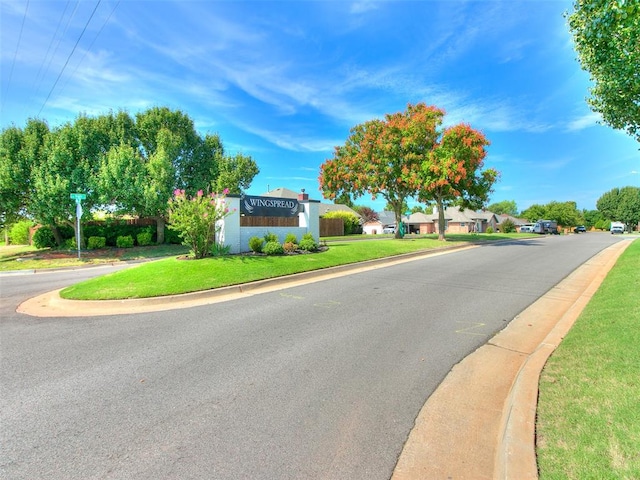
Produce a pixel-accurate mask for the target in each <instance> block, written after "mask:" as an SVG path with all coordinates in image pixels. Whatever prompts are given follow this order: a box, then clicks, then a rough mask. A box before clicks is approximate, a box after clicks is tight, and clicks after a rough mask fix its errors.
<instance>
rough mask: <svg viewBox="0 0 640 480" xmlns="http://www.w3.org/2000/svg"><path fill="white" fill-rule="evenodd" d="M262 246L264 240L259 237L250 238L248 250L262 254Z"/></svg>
mask: <svg viewBox="0 0 640 480" xmlns="http://www.w3.org/2000/svg"><path fill="white" fill-rule="evenodd" d="M263 245H264V239H262V238H260V237H251V238H250V239H249V248H250V249H251V251H252V252H256V253H262V247H263Z"/></svg>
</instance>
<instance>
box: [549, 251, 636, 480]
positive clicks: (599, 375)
mask: <svg viewBox="0 0 640 480" xmlns="http://www.w3.org/2000/svg"><path fill="white" fill-rule="evenodd" d="M638 292H640V240H636V241H634V242H633V243H632V244H631V245H630V246H629V248H627V250H626V251H625V252H624V253H623V255H622V256H621V257H620V259H619V260H618V262H617V264H616V266H615V267H614V268H613V269H612V270H611V272H610V273H609V275H608V276H607V278H606V279H605V281H604V283H603V284H602V286H601V287H600V289H599V290H598V292H597V293H596V294H595V295H594V296H593V298H592V299H591V301H590V302H589V304H588V305H587V307H586V308H585V310H584V311H583V313H582V315H581V316H580V318H579V319H578V320H577V322H576V323H575V325H574V326H573V328H572V329H571V331H570V332H569V334H568V335H567V337H566V338H565V339H564V340H563V342H562V344H561V345H560V346H559V347H558V349H557V350H556V351H555V352H554V354H553V355H552V357H551V358H550V359H549V361H548V363H547V365H546V366H545V368H544V370H543V372H542V375H541V378H540V395H539V403H538V419H537V455H538V466H539V471H540V479H541V480H546V479H561V478H562V479H584V478H593V479H599V480H601V479H627V478H628V479H631V478H640V295H639V293H638Z"/></svg>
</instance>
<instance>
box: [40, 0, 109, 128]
mask: <svg viewBox="0 0 640 480" xmlns="http://www.w3.org/2000/svg"><path fill="white" fill-rule="evenodd" d="M101 1H102V0H98V3H96V6H95V7H94V9H93V12H91V16H90V17H89V19H88V20H87V22H86V23H85V25H84V28H83V29H82V32H81V33H80V36H79V37H78V40H76V44H75V45H74V46H73V49H72V50H71V53H70V54H69V56H68V57H67V61H66V62H64V65H63V66H62V69H61V70H60V73H59V74H58V77H57V78H56V81H55V82H54V84H53V86H52V87H51V90H49V95H47V98H46V99H45V101H44V103H43V104H42V107H40V111H39V112H38V116H40V114H41V113H42V110H43V109H44V107H45V105H46V104H47V102H48V101H49V98H51V94H52V93H53V91H54V90H55V88H56V85H58V81H59V80H60V77H61V76H62V74H63V73H64V71H65V69H66V68H67V65H68V64H69V60H71V57H72V56H73V53H74V52H75V51H76V48H77V47H78V44H79V43H80V40H81V39H82V37H83V35H84V32H86V31H87V27H88V26H89V23H90V22H91V19H92V18H93V15H94V14H95V13H96V10H98V7H99V6H100V2H101Z"/></svg>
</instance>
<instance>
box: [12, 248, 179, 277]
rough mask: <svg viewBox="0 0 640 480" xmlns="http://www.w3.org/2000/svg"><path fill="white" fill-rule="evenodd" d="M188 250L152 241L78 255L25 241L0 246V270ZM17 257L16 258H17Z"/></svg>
mask: <svg viewBox="0 0 640 480" xmlns="http://www.w3.org/2000/svg"><path fill="white" fill-rule="evenodd" d="M188 252H189V249H188V248H187V247H185V246H183V245H169V244H166V245H152V246H148V247H133V248H126V249H117V248H108V249H105V250H104V251H96V250H88V251H82V252H81V254H80V259H78V256H77V255H78V254H77V252H69V251H55V250H50V249H48V248H46V249H41V250H38V249H37V248H35V247H30V246H27V245H16V246H13V245H10V246H2V247H0V271H5V272H6V271H12V270H44V269H52V268H68V267H82V266H87V265H101V264H105V263H115V262H123V261H131V260H146V259H149V258H161V257H167V256H173V255H181V254H186V253H188ZM56 253H64V254H65V255H66V256H65V257H64V258H52V256H53V255H55V254H56ZM18 259H20V260H18Z"/></svg>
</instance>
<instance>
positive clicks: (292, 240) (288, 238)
mask: <svg viewBox="0 0 640 480" xmlns="http://www.w3.org/2000/svg"><path fill="white" fill-rule="evenodd" d="M284 243H294V244H296V243H298V237H296V234H295V233H287V236H286V237H284Z"/></svg>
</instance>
